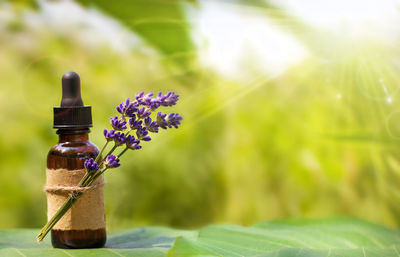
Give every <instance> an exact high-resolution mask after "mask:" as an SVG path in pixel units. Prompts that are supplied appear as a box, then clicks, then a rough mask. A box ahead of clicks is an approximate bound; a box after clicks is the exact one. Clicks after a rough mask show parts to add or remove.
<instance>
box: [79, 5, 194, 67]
mask: <svg viewBox="0 0 400 257" xmlns="http://www.w3.org/2000/svg"><path fill="white" fill-rule="evenodd" d="M78 2H79V3H81V4H83V5H85V6H88V7H90V6H92V7H95V8H97V9H99V10H101V11H102V12H104V13H105V14H107V15H109V16H111V17H113V18H114V19H116V20H118V21H119V22H121V23H122V24H124V25H125V26H127V27H128V28H129V29H130V30H131V31H133V32H134V33H136V34H137V35H139V36H140V37H141V38H142V39H144V41H146V42H147V43H149V44H150V45H151V46H153V47H154V48H155V49H157V50H158V51H159V52H160V53H162V54H164V55H167V56H169V57H170V58H171V59H173V60H175V61H176V62H178V63H180V64H187V63H188V61H191V60H192V59H193V57H194V55H195V46H194V44H193V42H192V39H191V36H190V24H189V23H188V21H187V19H186V16H185V12H184V5H183V2H182V1H179V0H168V1H164V0H136V1H130V0H119V1H108V0H96V1H94V0H78Z"/></svg>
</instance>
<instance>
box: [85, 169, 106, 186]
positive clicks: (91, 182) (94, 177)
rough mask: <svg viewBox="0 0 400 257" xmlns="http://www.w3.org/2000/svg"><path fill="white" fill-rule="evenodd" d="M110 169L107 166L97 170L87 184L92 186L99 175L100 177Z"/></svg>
mask: <svg viewBox="0 0 400 257" xmlns="http://www.w3.org/2000/svg"><path fill="white" fill-rule="evenodd" d="M107 169H108V167H105V168H104V169H103V170H101V171H99V172H97V173H96V174H95V175H94V176H93V177H92V179H91V180H90V181H89V182H88V184H87V186H91V185H92V184H93V183H94V182H95V181H96V179H97V178H98V177H100V176H101V175H102V174H103V173H104V172H105V171H106V170H107Z"/></svg>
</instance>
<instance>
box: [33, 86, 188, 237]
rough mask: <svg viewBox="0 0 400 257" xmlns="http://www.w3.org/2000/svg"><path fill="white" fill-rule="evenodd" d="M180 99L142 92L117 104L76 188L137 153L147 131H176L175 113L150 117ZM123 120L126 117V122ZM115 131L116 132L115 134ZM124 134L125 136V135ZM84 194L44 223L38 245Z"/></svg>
mask: <svg viewBox="0 0 400 257" xmlns="http://www.w3.org/2000/svg"><path fill="white" fill-rule="evenodd" d="M178 99H179V95H177V94H175V93H174V92H168V93H166V94H165V95H163V94H162V93H161V92H159V93H158V94H157V96H154V94H153V92H150V93H147V94H145V93H144V91H143V92H140V93H139V94H137V95H136V96H135V100H134V101H131V100H130V98H127V99H126V100H125V101H123V102H122V103H120V104H119V105H118V106H117V107H116V110H117V112H118V113H119V114H120V116H119V117H118V116H115V117H111V118H110V123H111V126H112V129H110V130H108V129H104V131H103V134H104V138H105V140H106V143H105V144H104V146H103V148H102V150H101V152H100V153H99V155H98V156H97V157H96V159H95V160H93V158H90V159H88V160H86V161H85V163H84V166H85V169H86V171H87V172H86V174H85V175H84V177H83V178H82V179H81V181H80V182H79V184H78V186H79V187H89V186H91V185H92V184H93V183H94V182H95V181H96V179H97V178H98V177H99V176H101V175H102V174H103V173H104V172H105V171H106V170H108V169H112V168H117V167H119V166H120V157H121V156H122V155H123V154H124V153H125V152H126V151H127V150H128V149H131V150H139V149H142V145H141V142H142V141H150V140H151V138H150V136H149V132H152V133H158V132H159V128H162V129H168V128H172V127H174V128H178V126H179V125H180V123H181V121H182V117H181V116H179V115H178V114H177V113H171V114H163V113H162V112H157V114H156V117H155V118H154V119H152V118H151V115H152V114H153V112H154V111H155V110H157V109H158V108H159V107H161V106H163V107H169V106H173V105H175V104H176V102H177V101H178ZM126 118H129V120H128V122H127V121H126ZM117 131H118V132H117ZM125 131H126V133H124V132H125ZM131 131H135V132H136V138H135V136H134V135H129V133H130V132H131ZM112 141H114V145H113V147H112V148H111V149H110V150H109V152H108V153H107V154H106V155H105V157H104V158H102V154H103V152H104V150H105V149H106V148H107V145H108V144H109V143H110V142H112ZM122 145H125V148H124V149H123V150H122V151H121V152H120V153H119V154H118V155H117V156H115V155H113V152H114V151H115V150H116V149H117V148H118V147H119V146H122ZM82 194H83V192H80V191H79V192H78V191H74V192H72V194H71V196H69V197H68V198H67V199H66V200H65V202H64V204H63V205H62V206H61V207H60V209H59V210H58V211H57V212H56V214H55V215H54V216H53V217H52V218H51V219H50V220H49V221H48V222H47V223H46V225H45V226H44V227H43V228H42V230H41V231H40V234H39V235H38V236H37V240H38V241H39V242H40V241H42V240H43V239H44V237H45V236H46V235H47V234H48V232H49V231H50V230H51V229H52V228H53V227H54V225H55V224H56V223H57V222H58V221H59V220H60V219H61V218H62V217H63V216H64V214H65V213H66V212H67V211H68V210H69V209H70V208H71V207H72V206H73V204H74V203H75V202H76V201H77V200H78V199H79V198H80V197H81V196H82Z"/></svg>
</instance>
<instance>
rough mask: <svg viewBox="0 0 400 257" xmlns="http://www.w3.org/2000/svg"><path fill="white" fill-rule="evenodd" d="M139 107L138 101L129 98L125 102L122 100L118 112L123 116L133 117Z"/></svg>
mask: <svg viewBox="0 0 400 257" xmlns="http://www.w3.org/2000/svg"><path fill="white" fill-rule="evenodd" d="M137 107H138V103H137V102H131V99H130V98H127V99H126V101H125V102H122V103H120V104H119V105H118V106H117V112H119V113H121V114H122V115H123V116H127V117H132V115H133V114H134V113H135V112H136V111H137Z"/></svg>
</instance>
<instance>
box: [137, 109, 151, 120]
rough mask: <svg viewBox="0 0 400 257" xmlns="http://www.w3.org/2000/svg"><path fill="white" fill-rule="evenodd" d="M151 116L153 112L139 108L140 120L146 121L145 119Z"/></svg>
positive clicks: (138, 115)
mask: <svg viewBox="0 0 400 257" xmlns="http://www.w3.org/2000/svg"><path fill="white" fill-rule="evenodd" d="M150 114H151V112H150V111H149V110H148V109H147V108H145V107H142V108H139V109H138V110H137V112H136V115H137V117H138V118H139V119H144V118H146V117H148V116H150Z"/></svg>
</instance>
